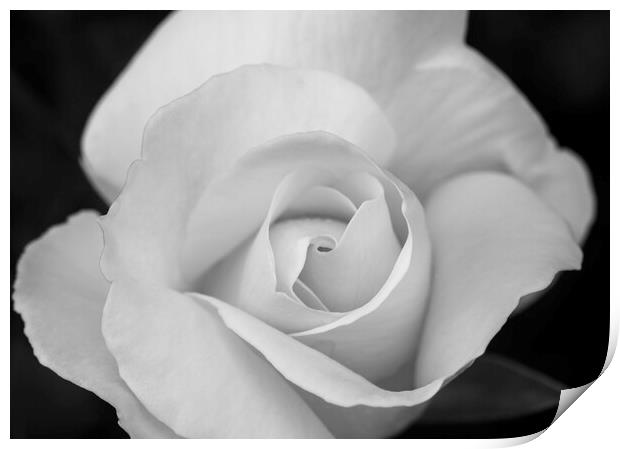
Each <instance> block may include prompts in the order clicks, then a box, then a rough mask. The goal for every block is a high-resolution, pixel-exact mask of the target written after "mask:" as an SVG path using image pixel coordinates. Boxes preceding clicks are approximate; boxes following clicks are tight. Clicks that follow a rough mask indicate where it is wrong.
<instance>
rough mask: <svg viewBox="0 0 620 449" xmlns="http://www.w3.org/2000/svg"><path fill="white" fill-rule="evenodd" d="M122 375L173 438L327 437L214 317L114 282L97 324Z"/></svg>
mask: <svg viewBox="0 0 620 449" xmlns="http://www.w3.org/2000/svg"><path fill="white" fill-rule="evenodd" d="M103 332H104V335H105V338H106V342H107V344H108V346H109V347H110V349H111V351H112V352H113V353H114V355H115V357H116V359H117V361H118V364H119V369H120V373H121V376H122V377H123V379H125V381H126V382H127V383H128V384H129V385H130V386H131V388H132V390H133V391H134V392H135V393H136V395H137V396H138V397H139V398H140V399H141V400H142V401H143V403H144V404H146V406H147V407H148V409H149V410H151V411H152V412H153V414H154V415H155V416H157V417H158V418H159V419H161V420H162V421H163V422H165V423H167V424H168V425H169V426H170V427H171V428H172V429H174V430H175V431H176V432H177V433H178V434H179V435H182V436H185V437H192V438H205V437H215V438H218V437H219V438H222V437H224V438H225V437H235V438H241V437H246V438H248V437H252V438H256V437H271V438H273V437H279V438H282V437H288V438H294V437H297V438H310V437H314V438H325V437H328V436H329V432H327V431H326V429H325V427H324V426H323V424H322V423H321V422H320V421H319V419H318V418H317V417H316V416H315V415H314V413H313V412H312V411H311V410H310V409H309V408H308V406H307V405H306V404H305V403H304V402H303V400H302V399H301V398H300V397H299V396H298V395H297V394H296V393H295V391H294V390H293V389H292V388H291V387H290V386H289V385H288V384H287V383H286V382H285V381H284V380H283V379H282V378H281V377H280V376H279V375H278V373H277V372H276V371H274V370H273V369H272V368H271V367H270V366H269V364H268V363H267V362H265V361H264V360H263V359H262V358H261V357H260V356H258V355H257V354H256V353H254V352H253V351H252V350H251V348H249V347H248V346H247V345H246V344H245V343H244V342H243V341H241V340H240V339H239V338H237V337H236V336H235V335H234V334H233V333H232V332H230V331H228V330H227V329H226V328H225V327H224V326H223V325H222V323H221V322H220V320H219V319H218V317H217V315H216V314H215V313H214V311H213V310H212V309H211V308H209V307H208V306H204V305H201V304H200V303H199V302H197V301H195V300H194V299H192V298H190V297H188V296H185V295H182V294H180V293H177V292H174V291H171V290H167V289H165V288H151V287H146V286H145V285H143V284H142V285H141V284H137V283H134V282H131V281H120V282H114V283H113V284H112V287H111V289H110V293H109V296H108V301H107V303H106V307H105V311H104V317H103Z"/></svg>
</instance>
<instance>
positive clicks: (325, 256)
mask: <svg viewBox="0 0 620 449" xmlns="http://www.w3.org/2000/svg"><path fill="white" fill-rule="evenodd" d="M365 175H366V176H367V177H368V178H369V179H368V181H369V182H372V183H373V184H374V186H375V187H376V189H377V192H375V194H374V195H373V197H371V198H368V199H367V200H366V201H364V203H362V204H361V205H360V207H359V209H358V210H357V212H356V213H355V215H354V216H353V218H352V219H351V221H350V222H349V224H348V225H347V227H346V229H345V231H344V233H343V234H342V236H341V237H340V239H339V241H338V243H337V245H336V246H335V247H334V248H333V249H332V250H331V251H329V252H321V251H317V246H316V245H315V246H314V247H313V248H311V249H310V250H309V251H308V256H307V258H306V264H305V266H304V269H303V271H302V272H301V274H300V277H299V278H300V279H301V280H302V281H303V282H304V284H306V285H307V286H308V287H309V288H310V289H311V290H312V291H313V292H314V293H315V294H316V295H317V296H318V297H319V298H321V301H322V302H323V304H325V306H326V307H327V308H328V309H329V310H332V311H335V312H345V311H350V310H353V309H355V308H357V307H360V306H362V305H363V304H364V303H366V302H368V301H370V300H371V299H372V298H373V297H374V296H375V294H376V293H377V292H378V291H379V289H380V288H381V286H382V285H383V284H385V282H386V281H387V278H388V276H389V274H390V273H391V272H392V269H393V268H394V263H395V262H396V258H397V257H398V255H399V253H400V250H401V247H400V242H399V241H398V238H397V237H396V235H395V234H394V230H393V228H392V223H391V217H390V211H389V209H388V206H387V204H386V202H385V197H384V195H383V187H382V186H381V183H380V182H379V181H377V180H376V179H374V178H372V177H371V176H370V175H367V174H365ZM358 176H359V175H358Z"/></svg>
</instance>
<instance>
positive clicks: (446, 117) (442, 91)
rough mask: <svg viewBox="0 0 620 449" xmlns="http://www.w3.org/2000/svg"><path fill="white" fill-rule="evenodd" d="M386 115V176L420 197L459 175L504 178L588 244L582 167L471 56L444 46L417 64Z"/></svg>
mask: <svg viewBox="0 0 620 449" xmlns="http://www.w3.org/2000/svg"><path fill="white" fill-rule="evenodd" d="M386 111H387V113H388V116H389V117H390V119H391V120H392V123H393V124H394V126H395V128H396V131H397V134H398V137H399V148H398V150H397V155H396V157H395V158H394V160H393V161H392V163H391V164H390V169H391V170H392V171H393V172H394V173H395V174H396V175H397V176H398V177H399V178H400V179H402V180H403V181H405V182H406V183H407V184H408V185H409V186H411V187H412V188H413V190H414V191H415V192H416V194H418V195H420V196H421V197H422V198H426V197H427V196H428V195H429V194H430V192H431V191H432V190H433V189H434V188H436V187H438V186H440V185H441V183H442V182H444V181H445V180H447V179H449V178H451V177H453V176H456V175H459V174H462V173H466V172H470V171H481V170H497V171H503V172H508V173H511V174H513V175H515V176H516V177H518V178H519V179H520V180H522V181H523V182H524V183H526V184H527V185H528V186H530V187H531V188H532V189H534V190H535V191H536V192H537V193H538V195H540V196H541V198H543V199H544V201H545V202H546V203H547V204H548V205H549V206H551V207H552V208H553V209H554V210H555V211H556V212H557V213H558V214H559V215H560V216H561V217H562V218H564V219H565V220H566V221H567V222H568V223H569V225H570V227H571V229H572V231H573V233H574V235H575V236H576V237H577V238H578V239H583V238H584V237H585V234H586V233H587V230H588V227H589V225H590V223H591V221H592V218H593V214H594V195H593V191H592V187H591V184H590V180H589V177H588V170H587V167H586V166H585V165H584V164H583V162H582V161H581V160H580V159H579V158H578V157H576V156H575V155H574V154H573V153H572V152H570V151H565V150H559V149H558V148H556V145H555V144H554V142H553V140H552V139H551V137H550V136H549V133H548V131H547V129H546V127H545V125H544V123H543V121H542V119H541V118H540V117H539V115H538V114H537V113H536V111H535V110H534V109H533V108H532V106H531V105H530V104H529V103H528V102H527V100H526V99H525V97H524V96H523V95H522V94H521V93H520V92H519V91H518V90H517V89H516V88H515V87H514V86H513V85H512V83H511V82H510V81H509V80H508V79H507V78H506V77H505V76H503V74H501V73H500V72H499V71H498V70H497V69H496V68H495V67H494V66H493V65H492V64H491V63H489V62H488V61H486V60H485V59H484V58H483V57H482V56H480V55H479V54H477V53H476V52H475V51H474V50H472V49H468V48H467V47H464V46H448V47H445V48H444V49H443V50H442V51H440V52H437V53H436V54H433V55H432V56H431V57H429V58H427V59H426V60H423V61H419V62H418V63H417V64H416V65H414V66H413V68H412V70H411V73H410V74H409V75H408V77H407V78H406V79H405V80H404V81H403V83H402V84H401V86H400V87H399V89H398V91H397V93H396V94H395V95H394V96H393V98H392V102H391V104H390V105H389V107H388V108H387V109H386Z"/></svg>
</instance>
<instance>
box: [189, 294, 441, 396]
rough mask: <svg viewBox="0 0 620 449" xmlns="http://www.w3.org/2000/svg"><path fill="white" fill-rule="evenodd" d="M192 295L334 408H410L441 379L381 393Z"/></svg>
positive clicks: (271, 331)
mask: <svg viewBox="0 0 620 449" xmlns="http://www.w3.org/2000/svg"><path fill="white" fill-rule="evenodd" d="M192 296H193V297H195V298H196V299H197V300H202V301H204V302H205V303H207V304H210V305H212V306H213V307H214V308H215V309H216V310H217V312H218V313H219V315H220V316H221V318H222V320H223V321H224V323H225V324H226V326H227V327H228V328H229V329H230V330H232V331H233V332H234V333H235V334H237V335H238V336H239V337H241V338H242V339H243V340H245V341H246V342H247V343H248V344H250V345H251V346H253V347H254V348H255V349H256V350H257V351H259V352H260V353H261V354H262V355H263V356H264V357H265V359H267V360H268V361H269V362H270V363H271V364H272V365H273V366H274V367H275V368H276V369H277V370H278V372H279V373H280V374H282V376H284V377H285V378H286V379H287V380H288V381H289V382H291V383H292V384H294V385H295V386H297V387H299V388H301V389H303V390H305V391H307V392H309V393H312V394H314V395H315V396H318V397H320V398H321V399H323V400H325V401H327V402H329V403H331V404H334V405H338V406H341V407H353V406H356V405H368V406H372V407H397V406H413V405H417V404H421V403H423V402H425V401H427V400H428V399H430V398H431V397H433V395H434V394H435V393H437V391H439V389H440V388H441V386H442V384H443V382H444V380H445V379H439V380H437V381H435V382H433V383H431V384H428V385H426V386H424V387H422V388H418V389H415V390H407V391H388V390H384V389H382V388H380V387H378V386H376V385H375V384H373V383H371V382H369V381H368V380H366V379H364V378H363V377H362V376H360V375H359V374H357V373H355V372H353V371H351V370H350V369H348V368H346V367H345V366H343V365H341V364H340V363H338V362H336V361H335V360H333V359H331V358H330V357H328V356H326V355H325V354H322V353H321V352H319V351H317V350H314V349H312V348H310V347H308V346H306V345H304V344H303V343H300V342H299V341H297V340H295V339H294V338H292V337H290V336H288V335H286V334H284V333H282V332H280V331H278V330H277V329H275V328H273V327H271V326H268V325H267V324H265V323H263V322H262V321H260V320H258V319H256V318H254V317H253V316H251V315H249V314H247V313H245V312H243V311H242V310H240V309H237V308H235V307H232V306H230V305H228V304H226V303H224V302H222V301H220V300H218V299H215V298H211V297H209V296H205V295H200V294H192Z"/></svg>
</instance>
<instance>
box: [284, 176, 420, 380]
mask: <svg viewBox="0 0 620 449" xmlns="http://www.w3.org/2000/svg"><path fill="white" fill-rule="evenodd" d="M384 176H385V175H384ZM388 177H389V179H385V180H384V182H385V184H384V185H383V187H384V189H385V193H386V199H388V202H392V203H395V201H394V199H393V198H390V195H389V194H390V192H391V191H394V190H395V191H397V192H398V195H399V196H400V198H399V204H402V206H401V207H402V214H403V216H404V217H406V228H407V232H406V233H405V235H406V241H405V242H404V244H403V247H402V250H401V252H400V254H399V256H398V258H397V259H396V262H395V264H394V267H393V270H392V272H391V273H390V275H389V277H388V278H387V280H386V282H385V284H384V285H383V286H382V287H381V289H380V290H379V292H378V293H377V294H376V295H375V296H374V298H372V299H371V300H370V301H368V302H367V303H366V304H364V305H363V306H362V307H359V308H357V309H355V310H353V311H352V312H349V313H347V314H345V315H344V316H343V317H342V318H339V319H338V320H336V321H334V322H333V323H331V324H328V325H325V326H321V327H318V328H315V329H311V330H308V331H304V332H296V333H293V334H291V335H292V336H294V337H295V338H297V339H298V340H300V341H301V342H303V343H305V344H306V345H308V346H311V347H313V348H316V349H318V350H320V351H322V352H325V353H326V354H327V355H329V356H330V357H332V358H334V359H335V360H337V361H339V362H340V363H342V364H343V365H345V366H347V367H349V368H350V369H352V370H353V371H355V372H356V373H359V374H362V375H363V376H364V377H366V378H367V379H370V380H372V381H380V380H382V379H385V378H386V377H387V376H390V375H392V374H393V373H394V372H395V371H396V370H397V369H398V368H400V367H401V365H403V364H404V363H406V362H407V361H409V360H410V359H411V358H413V357H414V355H415V351H416V348H417V346H418V343H419V335H420V332H421V327H422V320H423V318H424V311H425V308H426V304H427V299H428V288H429V283H430V270H431V247H430V241H429V236H428V234H427V230H426V221H425V217H424V210H423V209H422V206H421V205H420V203H419V202H418V200H417V199H416V198H415V195H413V193H412V192H411V191H410V190H409V189H408V188H407V187H406V186H405V185H404V184H402V183H401V182H400V181H398V180H397V179H395V178H393V177H391V176H389V175H388ZM377 179H380V178H379V177H377ZM390 183H391V184H390ZM388 188H389V189H388ZM390 209H397V208H396V207H394V206H393V205H392V207H390ZM397 223H398V221H397V220H395V217H392V224H393V225H395V226H394V228H395V230H396V233H397V234H400V233H399V232H398V227H399V226H398V225H397ZM411 376H412V377H413V373H412V374H411Z"/></svg>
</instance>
